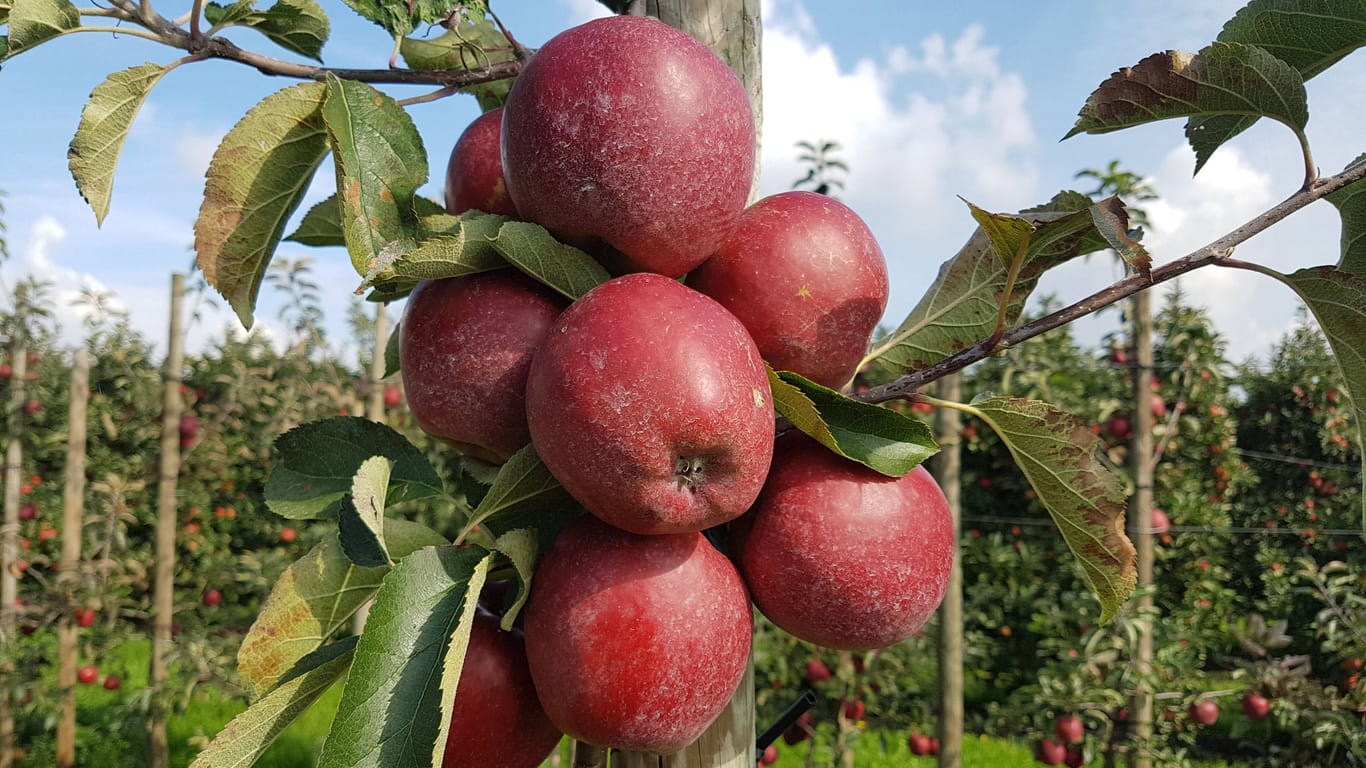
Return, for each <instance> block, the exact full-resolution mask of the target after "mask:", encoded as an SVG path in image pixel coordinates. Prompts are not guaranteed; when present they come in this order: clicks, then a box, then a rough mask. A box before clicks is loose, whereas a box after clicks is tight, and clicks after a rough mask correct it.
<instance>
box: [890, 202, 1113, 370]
mask: <svg viewBox="0 0 1366 768" xmlns="http://www.w3.org/2000/svg"><path fill="white" fill-rule="evenodd" d="M1090 205H1091V200H1090V198H1088V197H1086V196H1085V195H1082V194H1078V193H1076V192H1064V193H1061V194H1059V195H1058V196H1056V197H1055V198H1054V199H1053V200H1052V201H1051V202H1050V203H1047V204H1045V205H1043V206H1039V207H1037V208H1034V209H1031V210H1027V211H1023V212H1022V215H1023V216H1024V217H1025V218H1027V219H1028V220H1029V221H1030V222H1032V223H1033V224H1034V227H1035V229H1034V232H1033V234H1031V235H1030V238H1029V245H1028V247H1027V249H1026V254H1025V261H1024V264H1023V266H1022V267H1021V268H1020V272H1019V274H1018V275H1017V276H1016V278H1015V284H1014V287H1013V289H1012V290H1011V292H1010V303H1009V305H1008V306H1007V308H1006V310H1007V311H1006V323H1007V325H1009V324H1011V323H1013V322H1015V321H1016V320H1017V319H1019V317H1020V313H1021V312H1023V311H1024V307H1025V302H1026V300H1027V299H1028V298H1029V294H1030V293H1031V292H1032V291H1033V290H1034V287H1035V285H1036V284H1037V283H1038V280H1039V276H1040V275H1042V274H1043V273H1044V272H1045V271H1046V270H1048V269H1051V268H1052V267H1055V266H1057V265H1059V264H1062V263H1064V262H1067V261H1070V260H1071V259H1073V258H1075V257H1077V256H1080V255H1081V254H1084V253H1090V252H1092V251H1097V250H1101V249H1103V248H1105V247H1107V244H1106V241H1105V240H1104V239H1103V238H1101V237H1100V236H1099V235H1098V234H1097V233H1096V231H1095V227H1094V223H1093V218H1092V216H1091V214H1090V213H1089V212H1088V209H1089V206H1090ZM1008 284H1009V270H1008V269H1007V265H1006V264H1005V263H1004V262H1003V261H1002V260H1001V259H1000V258H999V257H998V256H997V255H996V253H995V251H994V250H993V249H992V247H991V244H990V241H989V240H988V238H987V237H986V235H985V234H984V233H983V232H982V230H981V229H980V228H978V230H977V231H976V232H974V233H973V235H972V237H971V238H970V239H969V240H968V242H967V244H966V245H964V246H963V248H962V249H961V250H960V251H959V252H958V253H957V255H955V256H954V257H953V258H952V259H950V260H949V261H947V262H945V263H944V265H943V266H941V267H940V268H939V275H938V277H937V278H936V280H935V283H934V285H933V286H931V287H930V289H929V291H927V292H926V293H925V296H924V297H923V298H922V299H921V300H920V303H919V304H918V305H916V307H915V309H914V310H912V311H911V314H910V315H909V316H907V317H906V319H905V320H904V321H902V323H901V325H900V326H898V327H897V329H896V330H895V331H894V332H892V333H891V334H890V335H889V336H887V337H886V338H883V339H880V340H878V341H877V343H876V345H875V347H874V349H873V351H872V352H871V353H869V355H868V358H869V359H870V360H874V361H876V362H877V363H878V364H879V365H880V366H882V367H883V368H885V369H886V370H888V371H889V372H892V373H894V374H900V373H901V372H902V371H907V370H913V369H916V368H923V367H925V366H927V365H930V364H932V363H936V362H938V361H939V360H942V359H943V358H945V357H948V356H949V355H951V354H953V353H954V352H957V351H959V350H961V349H963V348H965V347H968V346H970V345H972V344H975V343H977V342H979V341H982V340H983V339H986V338H987V337H989V336H990V335H991V334H992V332H993V331H994V330H995V328H996V318H997V314H998V312H999V309H1000V306H1001V301H1002V299H1003V298H1004V297H1005V291H1006V288H1007V285H1008Z"/></svg>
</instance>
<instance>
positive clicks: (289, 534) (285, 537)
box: [280, 528, 299, 544]
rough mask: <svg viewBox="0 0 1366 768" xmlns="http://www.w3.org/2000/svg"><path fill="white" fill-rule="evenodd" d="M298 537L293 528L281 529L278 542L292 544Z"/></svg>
mask: <svg viewBox="0 0 1366 768" xmlns="http://www.w3.org/2000/svg"><path fill="white" fill-rule="evenodd" d="M298 536H299V534H298V533H296V532H295V530H294V529H293V528H283V529H281V530H280V541H283V542H284V543H286V544H292V543H293V542H294V540H295V539H296V538H298Z"/></svg>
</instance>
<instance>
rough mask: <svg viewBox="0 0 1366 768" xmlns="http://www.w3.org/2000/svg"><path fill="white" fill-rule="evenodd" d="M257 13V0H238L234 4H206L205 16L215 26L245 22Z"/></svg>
mask: <svg viewBox="0 0 1366 768" xmlns="http://www.w3.org/2000/svg"><path fill="white" fill-rule="evenodd" d="M255 13H256V0H237V2H235V3H233V4H232V5H220V4H218V3H205V4H204V18H205V19H206V20H208V22H209V23H210V24H212V25H213V26H215V27H229V26H234V25H237V24H242V23H244V22H245V21H246V20H247V19H249V18H251V17H252V15H253V14H255Z"/></svg>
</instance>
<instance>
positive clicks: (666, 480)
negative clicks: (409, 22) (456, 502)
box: [526, 54, 774, 533]
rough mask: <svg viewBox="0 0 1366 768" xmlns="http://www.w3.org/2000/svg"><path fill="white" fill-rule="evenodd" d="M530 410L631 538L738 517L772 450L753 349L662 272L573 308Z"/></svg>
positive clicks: (548, 346)
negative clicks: (634, 534) (629, 532)
mask: <svg viewBox="0 0 1366 768" xmlns="http://www.w3.org/2000/svg"><path fill="white" fill-rule="evenodd" d="M539 55H540V54H538V56H539ZM526 413H527V422H528V424H529V425H530V427H531V440H532V443H533V444H534V445H535V446H536V452H537V453H539V454H540V456H541V459H542V460H544V461H545V465H546V467H548V468H549V469H550V472H551V474H553V475H554V476H555V478H556V479H557V480H559V481H560V483H561V484H562V485H563V486H564V487H565V489H566V490H568V491H569V493H570V494H571V495H573V497H574V498H575V499H577V500H578V501H579V503H581V504H583V505H584V506H585V507H587V508H588V510H589V511H590V512H592V513H593V514H595V515H597V516H598V517H600V518H602V519H603V520H605V521H607V522H609V523H611V524H612V525H615V526H617V527H618V528H623V529H625V530H628V531H632V532H634V533H677V532H685V531H700V530H702V529H704V528H710V527H711V526H714V525H719V524H721V523H724V522H726V521H728V520H732V519H734V518H735V517H738V516H739V515H740V514H742V513H743V512H744V511H745V510H746V509H748V508H749V506H750V505H751V504H752V503H753V502H754V499H755V497H757V496H758V495H759V489H760V488H761V487H762V486H763V483H764V476H765V475H766V473H767V472H768V465H769V459H770V457H771V455H772V452H773V427H774V415H773V398H772V396H771V394H770V392H769V387H768V374H767V372H766V371H765V370H764V365H763V361H762V360H761V359H760V357H759V351H758V350H757V349H755V347H754V341H753V340H752V339H751V338H750V337H749V334H748V333H746V332H745V329H744V326H742V325H740V322H739V321H738V320H736V319H735V317H734V316H733V315H731V314H730V313H729V312H727V311H726V310H725V309H724V308H722V307H721V305H719V304H717V303H716V302H715V301H713V300H711V299H709V298H707V297H706V296H703V295H702V294H700V293H698V292H697V291H694V290H692V289H691V288H688V287H686V286H684V285H682V284H680V283H678V282H676V281H674V280H670V279H668V278H666V277H661V276H660V275H652V274H634V275H626V276H624V277H619V278H616V279H615V280H609V281H608V282H606V283H603V284H602V285H599V286H598V287H596V288H594V289H593V290H591V291H589V292H588V294H587V295H585V296H584V297H583V298H582V299H579V300H578V301H577V302H575V303H574V305H573V306H571V307H570V308H569V309H567V310H565V312H564V314H563V315H561V316H560V318H559V319H558V320H556V321H555V324H554V326H553V327H552V328H551V330H550V331H549V333H547V334H546V340H545V343H544V344H543V345H542V346H541V348H540V349H538V350H537V351H536V356H535V358H534V359H533V360H532V364H531V372H530V374H529V375H528V377H527V388H526Z"/></svg>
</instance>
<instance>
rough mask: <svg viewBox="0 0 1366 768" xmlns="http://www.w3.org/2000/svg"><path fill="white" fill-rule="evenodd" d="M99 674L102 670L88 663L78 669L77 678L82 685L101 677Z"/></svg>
mask: <svg viewBox="0 0 1366 768" xmlns="http://www.w3.org/2000/svg"><path fill="white" fill-rule="evenodd" d="M99 676H100V670H99V669H98V668H96V667H95V666H94V665H92V664H87V665H85V666H83V667H81V668H80V669H78V670H76V679H77V680H78V681H80V683H81V685H90V684H91V683H93V682H95V681H96V680H97V679H99Z"/></svg>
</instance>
